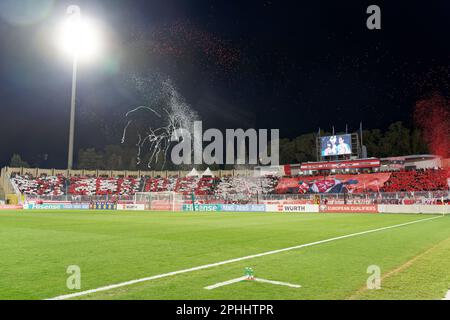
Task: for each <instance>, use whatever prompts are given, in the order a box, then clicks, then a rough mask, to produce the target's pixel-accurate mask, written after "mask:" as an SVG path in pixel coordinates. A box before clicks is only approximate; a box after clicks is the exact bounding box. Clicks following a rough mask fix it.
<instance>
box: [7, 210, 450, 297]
mask: <svg viewBox="0 0 450 320" xmlns="http://www.w3.org/2000/svg"><path fill="white" fill-rule="evenodd" d="M429 217H430V216H425V215H423V216H421V215H396V214H318V213H314V214H300V213H285V214H282V213H172V212H167V213H164V212H153V213H150V212H86V211H84V212H83V211H79V212H78V211H70V212H69V211H65V212H63V211H59V212H58V211H53V212H49V211H34V212H30V211H2V212H0V257H1V258H0V299H46V298H52V297H55V296H59V295H64V294H71V293H74V292H77V291H76V290H75V291H74V290H69V289H68V288H67V286H66V280H67V278H68V277H69V274H67V273H66V271H67V267H68V266H70V265H77V266H79V267H80V269H81V291H84V290H89V289H95V288H98V287H102V286H107V285H111V284H116V283H121V282H124V281H129V280H134V279H139V278H144V277H149V276H153V275H158V274H163V273H167V272H172V271H177V270H182V269H187V268H192V267H197V266H202V265H206V264H210V263H215V262H220V261H225V260H229V259H233V258H239V257H244V256H248V255H253V254H257V253H262V252H267V251H271V250H276V249H282V248H287V247H291V246H296V245H300V244H306V243H311V242H315V241H319V240H324V239H329V238H333V237H337V236H342V235H347V234H352V233H356V232H361V231H366V230H371V229H377V228H381V227H386V226H392V225H397V224H402V223H406V222H410V221H415V220H418V219H426V218H429ZM370 265H377V266H379V267H380V269H381V276H382V280H381V289H379V290H367V288H366V281H367V278H368V277H369V276H370V274H368V273H367V268H368V266H370ZM245 267H251V268H253V270H254V271H255V276H256V277H260V278H264V279H269V280H275V281H283V282H289V283H294V284H300V285H301V288H291V287H284V286H279V285H273V284H270V283H261V282H255V281H243V282H239V283H235V284H231V285H228V286H224V287H220V288H217V289H214V290H206V289H204V287H206V286H209V285H213V284H215V283H218V282H222V281H227V280H230V279H233V278H238V277H241V276H243V275H244V269H245ZM449 270H450V218H449V217H447V216H445V217H441V218H437V219H433V220H428V221H424V222H420V223H415V224H410V225H405V226H401V227H398V228H392V229H386V230H382V231H378V232H374V233H368V234H363V235H358V236H354V237H350V238H345V239H340V240H336V241H331V242H327V243H322V244H317V245H314V246H309V247H304V248H300V249H295V250H290V251H285V252H281V253H276V254H272V255H267V256H263V257H256V258H252V259H249V260H245V261H238V262H233V263H229V264H225V265H221V266H216V267H211V268H207V269H203V270H197V271H193V272H189V273H183V274H178V275H175V276H171V277H165V278H161V279H156V280H151V281H146V282H142V283H138V284H133V285H130V286H124V287H121V288H116V289H112V290H107V291H102V292H96V293H92V294H89V295H83V296H80V297H77V299H442V298H443V297H444V296H445V294H446V292H447V291H448V290H449V286H450V272H449Z"/></svg>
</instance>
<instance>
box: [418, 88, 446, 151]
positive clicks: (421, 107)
mask: <svg viewBox="0 0 450 320" xmlns="http://www.w3.org/2000/svg"><path fill="white" fill-rule="evenodd" d="M414 120H415V122H416V123H417V125H418V126H419V127H420V129H421V130H422V133H423V137H424V139H425V141H426V143H427V144H428V148H429V150H430V152H431V153H433V154H435V155H439V156H441V157H443V158H447V157H449V156H450V105H449V103H448V100H447V99H446V98H445V97H444V96H442V95H440V94H438V93H434V94H433V95H432V96H431V97H429V98H426V99H422V100H420V101H418V102H417V103H416V108H415V112H414Z"/></svg>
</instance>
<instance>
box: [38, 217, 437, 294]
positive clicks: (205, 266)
mask: <svg viewBox="0 0 450 320" xmlns="http://www.w3.org/2000/svg"><path fill="white" fill-rule="evenodd" d="M442 217H443V216H436V217H432V218H426V219H419V220H414V221H410V222H406V223H401V224H396V225H393V226H388V227H382V228H377V229H372V230H367V231H361V232H356V233H351V234H347V235H344V236H339V237H334V238H329V239H325V240H320V241H315V242H311V243H305V244H300V245H297V246H293V247H288V248H283V249H278V250H272V251H267V252H262V253H257V254H253V255H249V256H245V257H240V258H235V259H230V260H225V261H220V262H216V263H211V264H205V265H202V266H198V267H193V268H189V269H182V270H178V271H173V272H168V273H162V274H158V275H154V276H150V277H146V278H141V279H135V280H130V281H126V282H120V283H116V284H112V285H108V286H104V287H99V288H96V289H90V290H85V291H80V292H76V293H71V294H65V295H61V296H57V297H54V298H50V299H47V300H65V299H70V298H75V297H80V296H85V295H88V294H91V293H97V292H101V291H107V290H112V289H116V288H121V287H125V286H129V285H133V284H136V283H141V282H146V281H151V280H156V279H161V278H166V277H171V276H175V275H178V274H183V273H188V272H193V271H198V270H203V269H208V268H213V267H217V266H222V265H225V264H230V263H234V262H239V261H244V260H250V259H253V258H258V257H264V256H268V255H271V254H276V253H280V252H286V251H291V250H296V249H300V248H306V247H311V246H314V245H318V244H322V243H327V242H332V241H336V240H341V239H346V238H351V237H356V236H360V235H363V234H368V233H374V232H378V231H383V230H388V229H393V228H398V227H402V226H407V225H410V224H414V223H419V222H424V221H429V220H434V219H438V218H442Z"/></svg>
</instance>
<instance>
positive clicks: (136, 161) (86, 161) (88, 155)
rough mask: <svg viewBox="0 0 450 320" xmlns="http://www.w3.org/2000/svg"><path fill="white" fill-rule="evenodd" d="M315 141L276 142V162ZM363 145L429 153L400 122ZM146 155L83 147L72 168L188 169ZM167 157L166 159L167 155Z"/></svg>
mask: <svg viewBox="0 0 450 320" xmlns="http://www.w3.org/2000/svg"><path fill="white" fill-rule="evenodd" d="M330 134H331V133H329V132H328V133H327V132H325V133H322V135H330ZM337 134H339V133H337ZM316 138H317V134H316V133H307V134H302V135H299V136H297V137H295V138H293V139H287V138H283V139H280V163H281V164H289V163H300V162H306V161H316V160H317V151H316ZM363 143H364V145H365V146H366V148H367V155H368V156H369V157H389V156H401V155H409V154H424V153H428V152H429V150H428V147H427V145H426V144H425V142H424V139H423V137H422V134H421V131H420V130H419V129H417V128H413V129H410V128H408V127H406V126H405V125H404V124H403V123H402V122H394V123H392V124H391V125H390V126H389V127H388V129H387V130H384V131H383V130H380V129H370V130H363ZM149 156H150V150H146V151H143V152H142V154H141V156H140V157H139V158H138V157H137V150H136V147H135V146H129V145H122V144H119V145H107V146H106V147H105V148H104V149H102V150H96V149H95V148H85V149H80V150H79V151H78V157H77V161H76V167H77V168H79V169H88V170H94V169H99V170H189V169H190V168H191V167H192V166H188V165H184V166H175V165H173V164H172V163H171V161H170V159H166V161H164V155H163V154H162V153H161V154H160V155H159V157H158V158H157V159H156V161H154V162H153V163H150V167H149V164H148V163H147V159H149ZM167 157H168V158H170V152H169V153H168V155H167ZM163 165H164V167H163ZM10 166H11V167H29V164H28V163H27V162H26V161H24V160H23V159H22V158H21V156H20V155H18V154H14V155H13V156H12V158H11V161H10ZM209 167H210V168H211V169H212V170H217V169H223V170H227V169H232V166H223V165H212V166H209ZM198 169H204V168H198Z"/></svg>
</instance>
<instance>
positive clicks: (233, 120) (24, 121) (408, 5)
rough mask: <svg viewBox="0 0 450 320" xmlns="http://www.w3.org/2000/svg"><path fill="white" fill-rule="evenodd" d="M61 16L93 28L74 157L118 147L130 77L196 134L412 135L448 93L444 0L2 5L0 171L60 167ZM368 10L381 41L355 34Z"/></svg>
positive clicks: (65, 95)
mask: <svg viewBox="0 0 450 320" xmlns="http://www.w3.org/2000/svg"><path fill="white" fill-rule="evenodd" d="M69 4H78V5H80V6H81V8H82V11H83V14H85V15H87V16H90V17H93V18H95V19H97V20H99V21H100V22H101V24H102V30H103V33H104V42H105V46H104V48H103V51H102V54H101V56H100V57H99V59H97V60H95V61H92V62H90V63H86V64H83V65H81V66H80V69H79V78H78V93H77V118H76V119H77V120H76V121H77V124H76V137H75V140H76V142H75V143H76V145H75V149H78V148H86V147H96V148H102V147H104V146H105V145H106V144H118V143H120V138H121V133H122V132H121V130H122V128H123V126H124V124H125V118H124V114H125V113H126V112H127V111H128V110H130V109H131V108H133V107H135V106H138V105H142V104H145V103H146V102H145V101H146V98H145V97H147V98H148V96H151V95H152V94H154V91H152V88H153V87H152V86H148V87H147V88H145V90H144V91H146V92H145V94H143V92H142V90H141V91H139V90H136V88H135V86H134V85H133V84H134V83H133V81H131V80H130V79H135V77H136V76H138V77H143V78H146V79H150V80H149V81H150V83H154V82H155V81H156V82H157V81H158V80H160V79H162V80H167V79H170V82H171V83H172V84H173V86H174V87H175V88H176V90H177V92H178V93H179V95H180V96H181V97H183V98H184V100H185V101H186V103H187V104H188V105H189V106H190V107H191V108H192V109H193V110H195V111H196V112H197V113H198V115H199V117H200V118H201V120H203V123H204V127H215V128H220V129H225V128H240V127H242V128H251V127H253V128H269V129H270V128H279V129H280V135H281V137H290V138H292V137H295V136H296V135H299V134H302V133H308V132H317V129H318V128H319V127H320V128H322V129H325V130H331V126H332V125H334V126H335V127H336V130H344V129H345V125H346V124H348V126H349V128H350V130H356V129H357V128H358V127H359V123H360V121H362V122H363V124H364V126H365V127H366V128H380V129H384V128H386V127H387V126H388V125H389V124H390V123H392V122H394V121H403V122H404V123H406V124H407V125H411V124H412V111H413V108H414V105H415V102H416V101H417V100H418V99H420V98H421V97H423V96H424V95H427V94H429V93H430V92H432V91H438V92H440V93H442V94H443V95H446V96H447V97H448V95H449V58H450V54H449V53H450V41H449V31H450V26H449V24H450V3H449V2H448V1H445V0H441V1H437V0H436V1H386V2H384V1H377V0H375V1H373V0H372V1H289V2H287V1H268V0H260V1H250V0H246V1H231V0H223V1H206V0H205V1H200V0H198V1H192V0H190V1H181V0H180V1H174V0H142V1H138V0H127V1H125V0H121V1H119V0H103V1H101V0H89V1H75V0H73V1H62V0H61V1H52V0H33V1H31V0H28V1H26V0H2V1H1V2H0V40H1V50H0V77H1V78H0V83H1V86H0V111H1V112H0V167H3V166H4V165H7V163H8V162H9V159H10V158H11V155H12V154H13V153H19V154H21V155H22V156H23V158H24V159H25V160H27V161H29V162H30V163H33V161H36V159H40V158H42V157H43V155H44V154H47V155H48V160H47V161H46V162H45V163H43V166H45V167H57V168H63V167H64V166H65V164H66V161H67V160H66V154H67V140H68V123H69V109H70V90H71V72H72V69H71V67H72V66H71V62H70V58H69V57H67V56H64V55H63V54H62V53H61V52H60V51H59V50H58V49H57V48H56V47H55V45H54V37H53V36H54V31H55V28H57V25H58V23H59V21H60V19H62V18H64V16H65V9H66V7H67V6H68V5H69ZM371 4H377V5H379V6H380V7H381V14H382V29H381V30H368V29H367V28H366V19H367V17H368V14H366V8H367V7H368V6H369V5H371ZM141 89H142V88H141Z"/></svg>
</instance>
